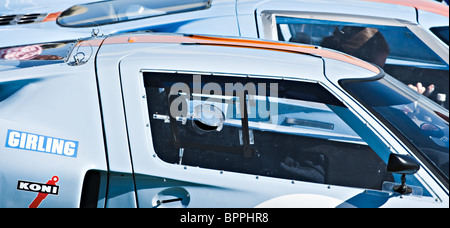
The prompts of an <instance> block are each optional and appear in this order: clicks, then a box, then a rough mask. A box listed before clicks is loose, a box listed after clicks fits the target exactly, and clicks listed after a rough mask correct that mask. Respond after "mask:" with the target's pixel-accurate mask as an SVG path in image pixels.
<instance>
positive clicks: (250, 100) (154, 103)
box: [144, 72, 393, 189]
mask: <svg viewBox="0 0 450 228" xmlns="http://www.w3.org/2000/svg"><path fill="white" fill-rule="evenodd" d="M144 84H145V89H146V94H147V103H148V109H149V119H150V126H151V127H150V128H151V135H152V140H153V146H154V150H155V152H156V154H157V155H158V157H159V158H160V159H161V160H163V161H164V162H167V163H171V164H178V165H187V166H195V167H201V168H207V169H215V170H222V171H231V172H238V173H244V174H252V175H258V176H267V177H275V178H283V179H289V180H298V181H307V182H313V183H323V184H333V185H341V186H351V187H360V188H370V189H381V188H382V183H383V182H384V181H393V176H392V174H391V173H387V172H386V158H387V156H388V153H389V152H386V151H382V150H379V151H378V152H375V151H374V150H373V149H372V148H371V147H370V146H369V145H368V144H367V143H366V142H365V141H364V140H363V139H362V138H361V137H360V136H359V134H358V133H357V132H359V131H361V130H360V129H357V128H360V125H358V124H355V122H357V121H356V119H357V118H356V117H355V116H353V114H352V113H351V112H350V111H349V110H348V109H347V108H346V107H345V106H344V105H343V104H342V103H341V102H340V101H339V100H338V99H336V98H335V97H334V96H333V95H332V94H331V93H330V92H328V90H326V89H325V88H323V87H322V86H321V85H320V84H318V83H311V82H300V81H287V80H269V79H253V78H247V77H236V76H232V75H230V76H210V75H195V74H181V73H156V72H144Z"/></svg>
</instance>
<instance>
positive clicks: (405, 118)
mask: <svg viewBox="0 0 450 228" xmlns="http://www.w3.org/2000/svg"><path fill="white" fill-rule="evenodd" d="M341 84H342V86H343V87H344V88H345V89H346V90H347V91H348V92H350V94H352V95H353V96H355V97H356V98H357V99H358V100H359V101H361V103H363V104H364V105H365V106H366V107H367V108H369V109H370V110H372V111H373V112H374V113H375V114H376V115H377V116H378V117H379V118H381V119H382V120H383V121H384V122H385V123H387V124H388V126H390V127H391V129H392V130H393V131H394V132H396V133H397V134H398V136H399V138H402V139H405V140H406V141H407V144H410V145H413V147H415V149H416V150H418V151H419V152H420V153H421V157H423V158H425V160H427V161H429V163H431V165H432V166H434V168H435V169H436V170H438V171H439V172H440V173H441V174H443V175H444V176H445V177H446V179H447V181H448V174H449V117H448V115H449V114H448V110H446V109H443V108H441V107H440V106H438V105H436V104H435V103H433V102H431V101H430V100H429V99H427V98H425V97H424V96H422V95H419V94H416V93H412V92H411V91H409V90H408V89H407V87H404V86H403V85H402V84H401V83H400V82H399V81H397V80H395V79H394V78H392V77H390V76H386V77H384V78H382V79H380V80H376V81H344V80H343V81H342V82H341Z"/></svg>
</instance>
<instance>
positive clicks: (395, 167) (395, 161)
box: [387, 154, 420, 194]
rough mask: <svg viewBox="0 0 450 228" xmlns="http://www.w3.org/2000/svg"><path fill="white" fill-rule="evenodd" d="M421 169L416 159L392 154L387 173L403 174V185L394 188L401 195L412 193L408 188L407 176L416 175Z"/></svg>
mask: <svg viewBox="0 0 450 228" xmlns="http://www.w3.org/2000/svg"><path fill="white" fill-rule="evenodd" d="M419 169H420V163H419V162H418V161H417V160H416V159H415V158H413V157H411V156H408V155H402V154H390V155H389V161H388V164H387V171H388V172H392V173H398V174H402V177H401V180H402V184H401V185H396V186H394V191H396V192H398V193H400V194H410V193H412V189H411V188H410V187H408V186H406V175H411V174H414V173H416V172H417V171H418V170H419Z"/></svg>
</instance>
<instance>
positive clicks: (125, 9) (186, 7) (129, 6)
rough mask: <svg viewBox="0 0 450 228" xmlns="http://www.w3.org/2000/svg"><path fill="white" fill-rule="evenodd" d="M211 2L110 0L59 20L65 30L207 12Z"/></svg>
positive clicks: (84, 6)
mask: <svg viewBox="0 0 450 228" xmlns="http://www.w3.org/2000/svg"><path fill="white" fill-rule="evenodd" d="M210 5H211V0H164V1H160V0H111V1H101V2H95V3H88V4H82V5H75V6H72V7H71V8H69V9H67V10H65V11H64V12H62V13H61V15H60V16H59V17H58V19H57V23H58V24H59V25H61V26H64V27H91V26H98V25H105V24H112V23H118V22H124V21H129V20H136V19H141V18H147V17H155V16H161V15H166V14H173V13H182V12H188V11H194V10H202V9H207V8H209V7H210Z"/></svg>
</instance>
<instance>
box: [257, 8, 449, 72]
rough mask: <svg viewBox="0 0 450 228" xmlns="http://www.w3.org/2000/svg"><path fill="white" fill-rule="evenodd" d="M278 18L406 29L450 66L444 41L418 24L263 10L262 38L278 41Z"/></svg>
mask: <svg viewBox="0 0 450 228" xmlns="http://www.w3.org/2000/svg"><path fill="white" fill-rule="evenodd" d="M276 17H293V18H301V19H306V20H308V19H314V20H326V21H336V22H344V23H355V24H368V25H370V24H372V25H376V26H396V27H406V28H407V29H408V30H410V31H411V32H412V33H413V34H414V35H415V36H417V37H418V38H419V39H420V40H421V41H422V42H424V43H425V44H426V46H428V47H429V48H430V49H431V50H432V51H433V52H434V53H436V55H437V56H438V57H439V58H441V59H442V61H443V62H444V63H446V64H447V69H448V65H449V49H448V46H447V47H445V46H444V45H443V44H442V41H440V40H438V39H436V38H435V37H434V34H430V32H428V31H425V30H424V29H423V28H421V27H420V26H419V25H418V24H415V23H412V22H409V21H405V20H399V19H391V18H382V17H371V16H361V15H350V14H336V13H317V12H303V11H280V10H262V11H261V22H262V23H261V24H262V25H261V30H262V31H263V32H262V36H263V37H264V38H265V39H270V40H276V41H278V40H279V39H278V32H277V23H276Z"/></svg>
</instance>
